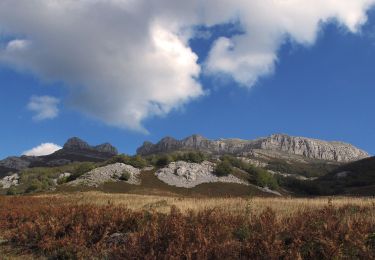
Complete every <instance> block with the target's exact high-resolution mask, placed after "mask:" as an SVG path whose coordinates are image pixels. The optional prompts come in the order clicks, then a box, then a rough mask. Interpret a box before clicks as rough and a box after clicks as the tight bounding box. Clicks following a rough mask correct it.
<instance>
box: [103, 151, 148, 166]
mask: <svg viewBox="0 0 375 260" xmlns="http://www.w3.org/2000/svg"><path fill="white" fill-rule="evenodd" d="M114 163H124V164H127V165H131V166H133V167H135V168H139V169H141V168H144V167H146V166H147V165H148V163H147V160H145V159H144V158H143V157H142V156H140V155H135V156H129V155H125V154H119V155H116V156H114V157H112V158H111V159H109V160H108V161H106V162H105V165H109V164H114Z"/></svg>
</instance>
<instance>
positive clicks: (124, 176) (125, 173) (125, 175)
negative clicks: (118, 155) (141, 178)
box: [120, 170, 131, 181]
mask: <svg viewBox="0 0 375 260" xmlns="http://www.w3.org/2000/svg"><path fill="white" fill-rule="evenodd" d="M130 177H131V174H130V172H128V171H127V170H124V171H123V172H122V174H121V176H120V180H122V181H128V180H129V179H130Z"/></svg>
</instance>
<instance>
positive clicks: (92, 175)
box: [68, 163, 141, 187]
mask: <svg viewBox="0 0 375 260" xmlns="http://www.w3.org/2000/svg"><path fill="white" fill-rule="evenodd" d="M125 172H126V173H128V174H129V179H128V180H127V181H126V182H127V183H129V184H134V185H139V184H141V182H140V179H139V175H140V172H141V171H140V170H139V169H137V168H134V167H133V166H131V165H127V164H123V163H115V164H110V165H107V166H104V167H100V168H96V169H94V170H92V171H90V172H88V173H85V174H84V175H82V176H81V177H79V178H78V179H76V180H74V181H72V182H69V183H68V185H71V186H78V185H83V186H89V187H98V186H100V185H101V184H104V183H106V182H116V181H120V178H121V176H122V174H123V173H125Z"/></svg>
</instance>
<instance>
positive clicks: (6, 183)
mask: <svg viewBox="0 0 375 260" xmlns="http://www.w3.org/2000/svg"><path fill="white" fill-rule="evenodd" d="M19 179H20V176H19V175H18V174H17V173H15V174H13V175H10V176H5V177H4V178H3V179H1V180H0V183H1V184H2V186H3V189H8V188H10V187H11V186H17V185H18V184H19Z"/></svg>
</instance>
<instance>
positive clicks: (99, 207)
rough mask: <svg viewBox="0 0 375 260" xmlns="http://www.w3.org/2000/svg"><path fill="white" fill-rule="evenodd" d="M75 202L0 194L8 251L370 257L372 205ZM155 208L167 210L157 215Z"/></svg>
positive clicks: (373, 248) (373, 253)
mask: <svg viewBox="0 0 375 260" xmlns="http://www.w3.org/2000/svg"><path fill="white" fill-rule="evenodd" d="M91 195H95V194H91ZM133 196H136V195H133ZM144 197H145V198H146V196H144ZM77 198H79V196H77V197H74V196H73V195H70V196H67V197H64V196H43V197H0V209H1V210H0V232H1V234H2V236H3V238H4V239H6V240H8V241H9V245H10V246H12V247H13V248H17V249H18V250H19V249H22V250H23V251H24V252H33V253H34V254H35V255H39V256H47V257H51V258H57V259H83V258H91V257H98V258H100V259H102V258H108V259H134V258H143V259H165V258H168V259H171V258H173V259H241V258H242V259H333V258H336V259H341V258H349V259H353V258H354V259H355V258H360V259H372V258H375V218H374V209H375V207H374V205H373V203H372V202H371V203H363V204H359V203H358V204H357V205H356V204H355V203H349V204H348V203H335V202H332V201H330V200H328V201H327V200H326V202H325V204H324V206H323V203H322V204H320V206H319V207H318V206H315V207H314V206H313V207H310V208H309V207H305V208H303V207H300V208H299V209H298V210H295V211H293V214H279V212H278V210H277V209H270V208H265V209H262V210H261V211H256V210H253V209H254V205H255V206H256V205H257V203H259V202H256V200H255V201H247V202H246V203H247V204H244V209H243V210H242V211H231V210H228V209H223V208H217V207H210V206H208V207H206V209H198V210H189V209H188V206H186V207H185V208H183V207H182V205H183V201H184V199H179V198H175V202H178V201H180V202H181V204H177V207H176V206H173V205H172V202H173V201H172V198H170V200H167V199H165V200H160V198H159V200H157V201H153V202H152V200H149V201H147V203H146V204H144V205H143V206H142V208H143V210H140V209H129V208H127V207H125V206H123V205H124V204H123V203H120V201H117V203H116V200H114V201H115V202H112V200H110V199H109V200H107V201H106V203H104V201H105V198H106V197H105V196H100V195H97V197H95V196H94V197H93V199H94V201H93V202H94V203H95V204H94V203H87V202H86V201H84V200H83V201H82V200H79V199H77ZM81 198H82V197H81ZM86 198H87V197H86ZM99 198H101V199H102V200H101V201H99ZM124 198H125V197H123V198H122V199H123V202H124ZM128 199H134V197H133V198H128ZM139 199H140V198H139ZM149 199H151V198H149ZM154 199H155V200H156V198H154ZM216 200H217V202H220V199H216ZM224 200H225V199H223V201H221V202H224ZM227 200H230V199H227ZM263 200H264V201H263V202H266V200H273V203H277V201H276V200H277V199H263ZM245 201H246V200H244V203H245ZM280 201H281V202H282V200H280ZM285 201H287V200H285ZM290 201H291V202H290V203H292V202H293V200H290ZM311 202H312V201H311ZM209 203H214V202H213V201H211V202H208V203H207V205H210V204H209ZM249 204H250V205H249ZM245 205H247V206H245ZM296 205H298V204H296ZM301 205H302V204H301ZM316 205H318V204H316ZM159 206H160V207H166V206H170V210H169V212H168V213H162V212H158V211H157V210H155V209H157V208H158V207H159ZM178 207H180V208H181V210H180V209H179V208H178Z"/></svg>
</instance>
